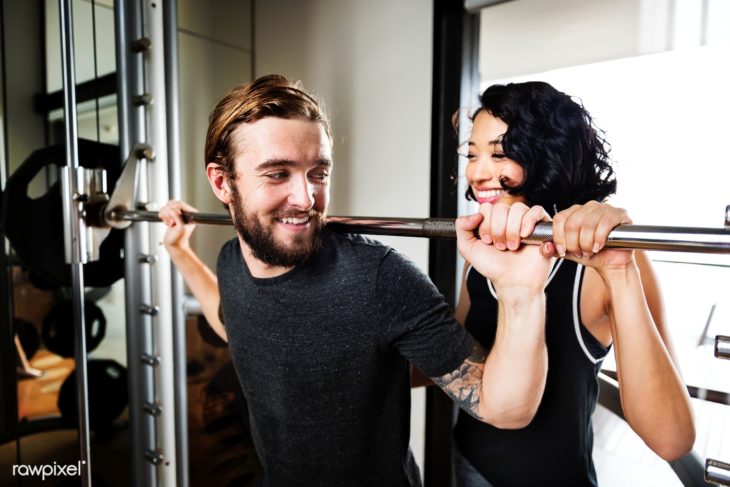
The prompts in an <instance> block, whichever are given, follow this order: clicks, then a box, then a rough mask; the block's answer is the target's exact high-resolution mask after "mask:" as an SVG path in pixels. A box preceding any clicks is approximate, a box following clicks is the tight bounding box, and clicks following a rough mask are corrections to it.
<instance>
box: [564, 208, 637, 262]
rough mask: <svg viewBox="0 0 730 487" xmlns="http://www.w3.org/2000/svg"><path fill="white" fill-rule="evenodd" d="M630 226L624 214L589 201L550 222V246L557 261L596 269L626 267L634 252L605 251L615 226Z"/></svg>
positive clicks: (566, 211) (629, 219) (627, 216)
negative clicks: (551, 223)
mask: <svg viewBox="0 0 730 487" xmlns="http://www.w3.org/2000/svg"><path fill="white" fill-rule="evenodd" d="M630 223H632V221H631V218H630V217H629V215H628V213H627V212H626V210H624V209H621V208H615V207H613V206H611V205H609V204H606V203H598V202H596V201H589V202H588V203H586V204H584V205H573V206H571V207H570V208H568V209H567V210H563V211H561V212H559V213H557V214H556V215H555V217H554V218H553V242H554V244H555V251H556V252H557V254H558V255H559V256H560V257H565V258H568V259H570V260H574V261H576V262H578V263H580V264H583V265H585V266H587V267H594V268H596V269H599V270H600V269H604V268H613V267H625V266H626V265H628V264H629V263H630V262H632V261H633V258H634V252H633V250H625V249H606V248H605V246H606V241H607V239H608V234H609V233H610V232H611V230H613V229H614V228H616V227H617V226H618V225H624V224H630Z"/></svg>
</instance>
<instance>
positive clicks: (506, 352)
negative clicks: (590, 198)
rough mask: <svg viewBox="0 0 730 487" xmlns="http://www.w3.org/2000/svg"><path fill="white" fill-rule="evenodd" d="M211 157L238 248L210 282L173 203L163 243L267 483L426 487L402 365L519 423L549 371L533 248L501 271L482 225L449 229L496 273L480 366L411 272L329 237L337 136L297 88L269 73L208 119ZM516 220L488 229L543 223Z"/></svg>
mask: <svg viewBox="0 0 730 487" xmlns="http://www.w3.org/2000/svg"><path fill="white" fill-rule="evenodd" d="M205 156H206V161H207V163H206V172H207V176H208V179H209V181H210V184H211V187H212V188H213V191H214V193H215V195H216V196H217V198H218V199H219V200H220V201H221V202H222V203H223V204H225V205H226V206H227V207H228V208H229V210H230V212H231V215H232V218H233V220H234V222H235V228H236V233H237V236H236V238H234V239H232V240H230V241H228V242H227V243H226V244H225V245H224V246H223V248H222V250H221V252H220V255H219V258H218V265H217V277H216V275H214V274H213V273H212V272H211V271H210V270H209V269H207V268H206V267H205V266H204V265H203V264H202V262H201V261H200V260H199V259H198V258H197V256H196V255H195V254H194V252H193V251H192V250H191V249H190V246H189V237H190V234H191V232H192V229H193V226H192V225H186V224H185V223H184V222H183V220H182V218H181V211H182V210H187V211H191V210H193V209H192V208H191V207H189V206H188V205H186V204H184V203H181V202H170V203H168V204H167V205H166V206H165V207H164V208H163V209H162V210H161V211H160V216H161V218H162V219H163V221H164V222H165V223H166V224H167V225H168V227H169V229H168V231H167V233H166V237H165V241H164V243H165V246H166V248H167V250H168V252H169V253H170V256H171V257H172V259H173V261H174V262H175V264H176V265H177V267H178V268H179V270H180V271H181V272H182V274H183V276H184V277H185V279H186V282H187V283H188V286H189V287H190V289H191V290H192V292H193V293H194V294H195V296H196V297H197V298H198V300H199V301H200V303H201V307H202V310H203V313H204V314H205V316H206V318H207V319H208V321H209V322H210V324H211V326H212V327H213V328H214V329H215V330H216V331H217V332H218V333H219V334H220V335H221V336H222V337H224V338H225V339H226V340H227V341H228V343H229V349H230V353H231V357H232V360H233V364H234V367H235V369H236V372H237V374H238V378H239V381H240V383H241V387H242V389H243V392H244V394H245V396H246V399H247V402H248V406H249V414H250V422H251V429H252V434H253V439H254V444H255V447H256V450H257V453H258V455H259V457H260V460H261V464H262V466H263V470H264V473H263V477H262V479H261V484H263V485H272V486H279V485H283V486H293V485H302V486H304V485H306V486H319V485H321V486H334V485H372V486H417V485H420V483H421V482H420V476H419V474H418V468H417V466H416V464H415V462H414V460H413V456H412V454H411V452H410V451H409V448H408V443H409V419H410V390H409V389H410V387H409V386H410V364H413V365H415V366H417V367H418V368H419V369H420V370H421V371H423V372H424V373H425V374H426V375H427V376H428V377H430V378H431V379H432V380H433V381H434V382H435V383H436V384H437V385H439V386H440V387H441V388H443V389H444V390H445V391H446V392H447V394H449V395H450V396H451V397H452V398H453V399H454V400H455V401H456V402H457V404H458V405H459V406H460V407H462V408H463V409H464V410H466V411H467V412H468V413H469V414H471V415H473V416H474V417H476V418H478V419H480V420H482V421H488V422H490V423H492V424H495V425H499V426H501V427H520V426H524V425H525V424H527V422H529V420H530V419H531V418H532V416H533V415H534V414H535V409H536V407H537V404H539V401H540V398H541V396H542V390H543V388H544V378H545V374H546V369H545V365H546V363H547V356H546V352H545V343H544V330H543V325H544V315H545V301H544V293H543V288H544V283H545V279H546V277H547V274H548V272H549V269H550V261H549V259H547V258H545V257H543V256H542V255H540V253H539V251H538V249H537V248H530V249H524V251H521V252H512V253H503V254H504V259H501V264H503V265H502V269H503V270H502V271H499V272H498V271H496V270H495V268H496V267H495V265H494V264H495V263H497V262H498V261H500V259H498V258H494V257H493V256H490V255H489V254H488V253H486V251H487V250H489V249H488V247H490V246H487V245H483V244H482V243H480V242H479V241H478V239H476V238H475V237H474V234H473V231H474V229H475V228H476V227H477V226H479V224H480V222H481V221H482V216H481V215H479V214H477V215H472V216H471V217H465V218H462V219H460V220H459V221H458V222H457V227H458V234H459V243H460V250H461V252H462V253H463V254H464V256H465V257H466V258H467V260H469V261H470V262H472V264H473V265H474V267H475V268H477V269H479V270H480V272H482V271H485V272H489V273H490V275H496V276H497V277H496V279H495V280H494V281H495V284H496V287H497V289H498V291H499V301H500V310H501V311H502V313H501V316H500V319H501V320H502V321H503V323H504V325H503V326H504V328H503V329H504V330H505V331H506V332H505V334H504V335H503V336H502V337H501V338H499V339H498V340H497V341H496V342H495V345H494V348H493V350H492V353H490V354H489V358H488V359H487V354H486V352H485V351H484V350H483V349H482V348H481V347H480V346H479V345H478V344H477V343H476V342H475V341H474V340H473V338H472V337H471V336H470V335H469V334H468V333H467V332H465V331H464V328H463V327H461V326H459V324H458V323H457V322H456V321H455V319H454V317H453V312H452V310H451V309H450V308H449V307H448V305H447V304H446V302H445V300H444V298H443V296H441V294H440V293H439V292H438V290H437V289H436V288H435V286H434V285H433V284H432V283H431V282H430V280H429V279H428V277H426V276H425V275H423V274H422V273H421V272H420V271H418V270H417V269H416V267H415V266H414V265H413V264H412V263H411V262H410V261H409V260H408V259H406V258H405V257H403V256H401V255H400V254H398V253H397V252H396V251H394V250H393V249H392V248H390V247H387V246H385V245H383V244H380V243H378V242H376V241H373V240H369V239H367V238H365V237H361V236H355V235H342V234H338V233H335V232H332V231H330V230H328V229H327V228H325V227H324V225H323V221H324V216H325V214H326V212H327V206H328V203H329V186H330V177H331V172H332V169H333V163H332V137H331V134H330V128H329V123H328V120H327V118H326V117H325V116H324V114H323V112H322V111H321V109H320V107H319V105H318V103H317V102H316V101H315V100H314V99H313V98H312V97H311V96H310V95H309V94H307V93H306V92H304V91H303V90H302V89H300V88H299V87H298V86H297V85H295V84H292V83H291V82H289V81H288V80H286V79H285V78H282V77H280V76H276V75H269V76H265V77H262V78H259V79H257V80H255V81H254V82H252V83H250V84H248V85H243V86H239V87H236V88H234V89H233V90H232V91H231V92H229V93H228V94H227V95H226V96H225V97H224V98H223V99H222V100H221V101H220V102H219V103H218V105H217V107H216V108H215V110H214V111H213V113H212V114H211V118H210V125H209V129H208V135H207V139H206V149H205ZM505 208H506V207H505ZM515 208H516V209H515V210H513V213H511V215H512V217H511V219H509V218H506V219H504V221H502V222H501V227H500V228H501V230H498V229H497V227H498V226H499V224H498V223H496V222H495V223H494V225H493V227H494V228H493V231H495V232H499V231H502V232H504V227H505V224H506V222H507V221H508V220H509V221H511V222H512V225H513V226H514V222H515V221H516V222H518V223H519V222H524V225H526V226H529V225H534V224H535V222H537V221H538V220H540V219H543V218H545V214H544V211H542V209H531V210H529V211H528V210H527V209H526V207H525V208H517V207H515ZM502 216H506V214H505V215H502ZM518 228H519V224H518ZM491 251H494V249H491ZM515 269H519V272H516V271H515ZM517 361H519V365H520V366H519V367H515V366H514V365H515V363H516V362H517ZM516 370H519V371H523V370H527V371H529V372H528V373H522V372H520V373H515V371H516ZM493 398H498V400H494V399H493Z"/></svg>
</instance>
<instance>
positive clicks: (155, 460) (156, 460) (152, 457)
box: [144, 450, 165, 466]
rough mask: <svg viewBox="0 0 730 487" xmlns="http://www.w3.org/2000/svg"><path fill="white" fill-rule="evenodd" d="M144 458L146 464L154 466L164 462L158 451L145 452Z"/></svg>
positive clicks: (163, 457)
mask: <svg viewBox="0 0 730 487" xmlns="http://www.w3.org/2000/svg"><path fill="white" fill-rule="evenodd" d="M144 457H145V458H146V459H147V461H148V462H150V463H151V464H152V465H155V466H157V465H159V464H161V463H162V462H163V461H165V456H164V455H163V454H162V452H161V451H160V450H145V452H144Z"/></svg>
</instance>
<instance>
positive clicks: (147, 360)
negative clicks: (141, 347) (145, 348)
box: [139, 353, 160, 367]
mask: <svg viewBox="0 0 730 487" xmlns="http://www.w3.org/2000/svg"><path fill="white" fill-rule="evenodd" d="M139 359H140V360H141V361H142V363H143V364H145V365H149V366H150V367H156V366H157V365H159V363H160V357H158V356H157V355H150V354H148V353H143V354H142V355H140V357H139Z"/></svg>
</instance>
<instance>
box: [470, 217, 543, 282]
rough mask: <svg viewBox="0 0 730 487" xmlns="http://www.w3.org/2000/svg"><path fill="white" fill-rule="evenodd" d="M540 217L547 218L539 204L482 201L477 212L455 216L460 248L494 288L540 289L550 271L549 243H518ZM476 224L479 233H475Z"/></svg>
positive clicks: (529, 232) (531, 230)
mask: <svg viewBox="0 0 730 487" xmlns="http://www.w3.org/2000/svg"><path fill="white" fill-rule="evenodd" d="M540 221H550V216H549V215H548V214H547V212H546V211H545V210H544V209H543V208H542V207H540V206H533V207H532V208H529V207H527V206H526V205H524V204H523V203H514V204H512V205H505V204H501V203H497V204H495V205H492V204H490V203H484V204H482V205H481V206H480V207H479V213H478V214H476V215H470V216H466V217H461V218H459V219H457V224H456V228H457V244H458V246H459V251H460V252H461V254H462V255H463V256H464V258H465V259H466V260H467V261H468V262H469V263H470V264H471V265H472V267H474V268H475V269H476V270H477V272H479V273H480V274H482V275H483V276H486V277H488V278H490V279H491V280H492V281H493V282H494V285H495V288H497V290H499V289H500V288H506V287H514V288H518V289H532V290H542V289H544V287H545V281H546V280H547V276H548V274H549V273H550V268H551V259H550V258H549V256H550V255H552V254H553V252H554V249H553V248H552V247H551V246H552V244H551V243H546V244H543V245H542V246H540V247H537V246H533V245H522V244H521V243H520V239H521V238H523V237H527V236H528V235H530V234H531V233H532V232H533V230H534V228H535V225H536V224H537V223H538V222H540ZM477 228H478V235H479V237H476V236H475V235H474V230H476V229H477Z"/></svg>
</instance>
